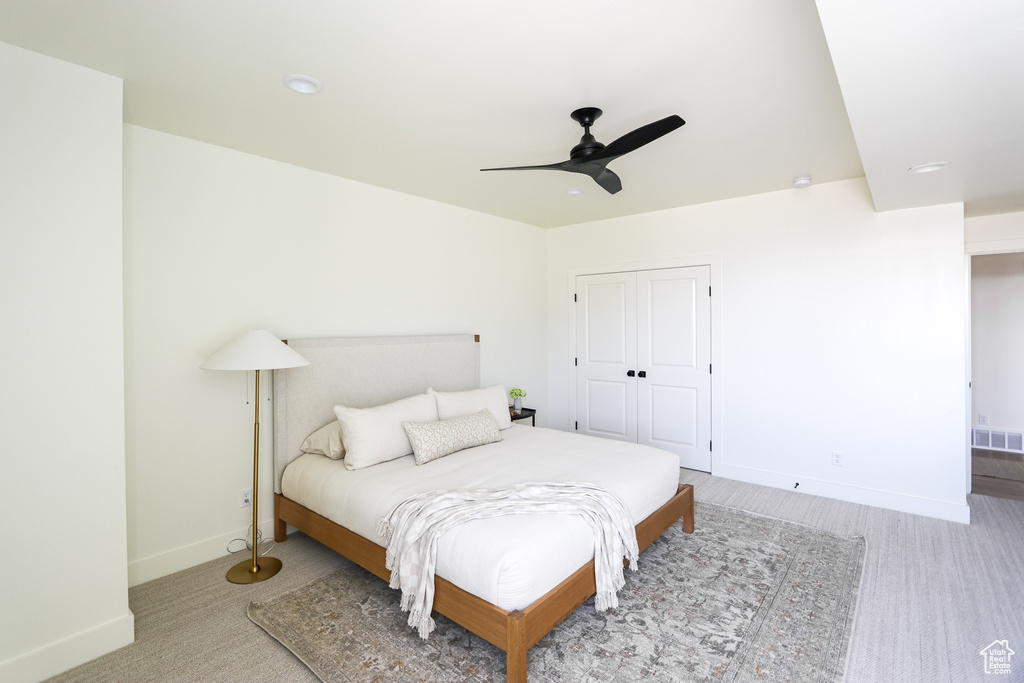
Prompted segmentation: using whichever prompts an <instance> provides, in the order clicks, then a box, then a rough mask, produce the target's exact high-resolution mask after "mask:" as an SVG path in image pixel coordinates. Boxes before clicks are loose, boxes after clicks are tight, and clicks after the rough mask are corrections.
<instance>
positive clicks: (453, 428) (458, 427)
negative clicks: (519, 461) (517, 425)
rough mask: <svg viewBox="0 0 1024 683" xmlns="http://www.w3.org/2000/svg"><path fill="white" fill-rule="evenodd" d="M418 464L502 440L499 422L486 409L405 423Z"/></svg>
mask: <svg viewBox="0 0 1024 683" xmlns="http://www.w3.org/2000/svg"><path fill="white" fill-rule="evenodd" d="M402 427H403V428H404V429H405V433H406V434H407V435H408V436H409V443H410V444H412V452H413V455H415V456H416V464H417V465H422V464H424V463H428V462H430V461H431V460H437V459H438V458H443V457H444V456H446V455H451V454H452V453H456V452H458V451H461V450H465V449H467V448H473V447H474V446H483V445H484V444H488V443H494V442H495V441H501V433H500V432H499V431H498V423H497V422H495V421H494V417H493V416H492V415H491V412H490V411H489V410H487V409H486V408H485V409H483V410H481V411H480V412H479V413H474V414H472V415H463V416H462V417H455V418H452V419H450V420H439V421H437V422H403V423H402Z"/></svg>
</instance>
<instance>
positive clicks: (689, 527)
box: [683, 485, 693, 534]
mask: <svg viewBox="0 0 1024 683" xmlns="http://www.w3.org/2000/svg"><path fill="white" fill-rule="evenodd" d="M687 488H689V491H688V494H689V495H688V500H687V503H686V509H685V510H684V511H683V531H684V532H685V533H688V534H692V533H693V486H690V485H687Z"/></svg>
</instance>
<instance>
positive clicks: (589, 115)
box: [480, 107, 686, 194]
mask: <svg viewBox="0 0 1024 683" xmlns="http://www.w3.org/2000/svg"><path fill="white" fill-rule="evenodd" d="M601 113H602V112H601V110H600V109H598V108H597V107H584V108H582V109H577V110H576V111H574V112H573V113H572V114H570V116H571V117H572V118H573V120H574V121H576V122H578V123H579V124H580V125H581V126H583V130H584V133H583V137H582V138H580V144H578V145H576V146H575V147H573V148H572V151H571V152H569V160H568V161H562V162H560V163H557V164H545V165H542V166H510V167H506V168H481V169H480V170H481V171H526V170H534V169H548V170H552V171H568V172H570V173H583V174H584V175H588V176H590V177H591V178H593V179H594V180H595V181H596V182H597V184H598V185H600V186H601V187H603V188H604V189H606V190H608V192H610V193H611V194H615V193H616V192H618V191H619V190H621V189H622V181H621V180H619V176H617V175H615V173H613V172H612V171H609V170H608V168H607V166H608V164H609V162H612V161H615V160H616V159H618V158H619V157H621V156H622V155H623V154H628V153H630V152H632V151H633V150H636V149H639V148H641V147H643V146H644V145H646V144H647V143H648V142H654V141H655V140H657V139H658V138H660V137H662V136H663V135H667V134H669V133H671V132H672V131H674V130H675V129H676V128H679V127H680V126H682V125H683V124H684V123H686V122H685V121H683V120H682V119H681V118H679V117H678V116H676V115H675V114H673V115H672V116H666V117H665V118H663V119H661V120H660V121H655V122H654V123H648V124H647V125H646V126H641V127H639V128H637V129H636V130H634V131H632V132H631V133H626V134H625V135H623V136H622V137H621V138H619V139H618V140H616V141H615V142H613V143H611V144H610V145H608V146H607V147H606V146H605V145H603V144H601V143H600V142H598V141H597V140H595V139H594V136H593V135H591V134H590V126H592V125H593V124H594V121H596V120H597V119H598V117H600V116H601Z"/></svg>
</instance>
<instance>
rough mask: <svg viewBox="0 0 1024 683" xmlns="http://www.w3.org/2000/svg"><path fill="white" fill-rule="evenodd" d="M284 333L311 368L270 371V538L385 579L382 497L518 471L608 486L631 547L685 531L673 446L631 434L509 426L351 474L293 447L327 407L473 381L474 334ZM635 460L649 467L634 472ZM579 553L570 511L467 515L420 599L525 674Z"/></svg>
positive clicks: (582, 547) (583, 548) (520, 677)
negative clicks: (619, 436)
mask: <svg viewBox="0 0 1024 683" xmlns="http://www.w3.org/2000/svg"><path fill="white" fill-rule="evenodd" d="M289 344H290V345H291V346H292V347H293V348H295V349H296V350H297V351H298V352H299V353H301V354H302V355H303V356H305V357H306V358H307V359H308V360H309V361H310V365H309V366H306V367H303V368H294V369H288V370H277V371H275V377H274V396H275V414H274V432H275V434H274V442H275V448H274V477H275V480H274V481H275V497H274V499H275V506H274V507H275V527H274V536H275V539H276V540H277V541H279V542H280V541H284V540H285V539H286V531H287V525H291V526H293V527H295V528H296V529H298V530H300V531H303V532H304V533H306V534H308V535H309V536H311V537H313V538H314V539H316V540H318V541H319V542H321V543H323V544H324V545H326V546H328V547H330V548H331V549H333V550H335V551H336V552H338V553H340V554H341V555H343V556H345V557H347V558H348V559H350V560H352V561H353V562H355V563H356V564H358V565H360V566H362V567H363V568H365V569H367V570H368V571H370V572H372V573H373V574H375V575H377V576H379V577H380V578H382V579H384V580H387V579H389V577H390V572H389V571H388V570H387V569H386V568H385V549H384V547H382V546H381V545H379V544H378V543H379V542H380V539H379V537H377V536H376V534H375V524H376V520H377V519H379V518H380V517H381V516H382V515H383V514H385V513H386V512H387V511H388V509H390V507H391V506H392V505H394V504H396V503H397V502H399V501H401V500H402V499H404V498H405V497H407V496H409V495H413V494H415V493H420V492H423V491H427V490H434V489H437V488H476V487H481V486H492V485H496V484H515V483H523V482H528V481H589V482H592V483H595V484H598V485H601V486H605V487H607V488H610V489H612V490H615V491H616V492H617V493H619V494H620V495H621V496H622V498H623V500H624V501H625V502H626V504H627V507H628V509H629V512H630V514H631V516H632V518H633V519H634V520H639V521H638V522H637V523H636V534H637V542H638V545H639V547H640V549H641V550H643V549H644V548H645V547H647V546H648V545H649V544H650V543H652V542H653V541H654V540H655V539H657V538H658V537H659V536H660V535H661V534H662V533H664V531H665V530H666V529H668V528H669V527H670V526H672V525H673V524H675V523H676V522H677V521H679V520H680V519H682V520H683V528H684V530H685V531H686V532H692V531H693V489H692V487H690V486H682V485H679V484H678V483H677V482H678V460H677V459H676V456H674V455H672V454H664V453H663V452H661V451H656V450H655V449H650V448H647V447H643V446H637V445H636V444H625V443H622V442H617V441H610V440H602V439H593V438H592V437H584V436H579V435H576V434H570V433H565V432H559V431H557V430H548V429H543V428H535V427H528V426H525V425H522V424H512V425H511V427H508V428H506V429H504V430H502V432H501V436H502V439H501V441H498V442H496V443H492V444H488V445H484V446H478V447H476V448H471V449H467V450H464V451H460V452H457V453H454V454H452V455H448V456H447V457H445V458H442V459H440V460H437V461H433V462H430V463H428V464H426V465H423V466H417V465H416V464H415V462H414V460H413V456H411V455H410V456H405V457H402V458H397V459H394V460H391V461H388V462H384V463H381V464H378V465H374V466H372V467H368V468H366V469H359V470H354V471H353V470H347V469H346V468H345V467H344V465H343V463H342V461H339V460H331V459H329V458H327V457H324V456H322V455H310V454H304V453H303V452H302V449H301V447H300V445H301V444H302V442H303V440H304V439H305V438H306V437H307V436H308V435H310V434H312V433H313V432H314V431H316V430H317V429H319V428H321V427H323V426H324V425H326V424H328V423H330V422H331V421H332V420H334V419H335V415H334V413H333V407H334V406H335V405H336V404H342V405H346V406H351V407H353V408H368V407H371V406H377V405H381V404H385V403H389V402H391V401H395V400H397V399H402V398H405V397H408V396H412V395H414V394H419V393H422V392H424V391H426V390H427V389H428V388H429V389H433V390H436V391H439V392H463V391H469V390H473V389H478V388H479V387H480V370H479V368H480V361H479V358H480V344H479V337H476V336H474V335H440V336H427V337H379V338H358V339H351V338H350V339H300V340H295V339H293V340H290V341H289ZM624 462H626V463H631V464H630V465H629V466H627V467H623V463H624ZM641 462H642V463H644V465H643V466H642V467H641V466H640V465H639V464H636V465H634V464H632V463H641ZM645 469H647V470H650V471H651V474H648V475H641V474H640V471H641V470H645ZM645 479H646V480H649V481H645ZM555 518H556V519H555ZM592 558H593V543H592V540H591V539H588V532H587V530H586V527H585V526H583V523H582V521H580V520H579V519H578V518H574V517H572V516H554V518H553V516H529V515H527V516H517V517H514V518H513V517H499V518H493V519H487V520H474V521H472V522H469V523H468V524H466V525H463V527H460V528H459V529H458V531H457V532H456V531H453V532H450V533H449V534H447V535H445V537H443V539H442V542H441V543H439V547H438V560H437V574H436V578H435V594H434V605H433V608H434V611H435V612H437V613H440V614H443V615H445V616H446V617H448V618H449V619H451V620H452V621H455V622H456V623H458V624H460V625H461V626H463V627H465V628H466V629H468V630H469V631H471V632H472V633H475V634H476V635H478V636H479V637H481V638H483V639H484V640H486V641H487V642H489V643H491V644H492V645H495V646H496V647H498V648H500V649H501V650H503V651H504V652H505V653H506V663H507V680H508V681H510V682H517V683H519V682H525V681H526V665H527V652H528V650H529V648H530V647H532V646H533V645H534V644H535V643H537V642H538V641H539V640H540V639H541V638H542V637H543V636H544V635H545V634H547V633H548V631H550V630H551V629H552V628H554V627H555V626H556V625H558V623H560V622H561V621H562V620H563V619H564V618H565V617H566V616H568V615H569V614H570V613H572V612H573V611H574V610H575V609H576V608H577V607H579V606H580V605H581V604H582V603H583V602H584V601H586V600H587V599H588V598H589V597H590V596H592V595H593V594H594V592H595V580H594V561H593V559H592ZM641 571H642V558H641ZM396 600H397V594H396Z"/></svg>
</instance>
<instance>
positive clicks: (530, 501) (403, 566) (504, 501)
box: [377, 483, 639, 639]
mask: <svg viewBox="0 0 1024 683" xmlns="http://www.w3.org/2000/svg"><path fill="white" fill-rule="evenodd" d="M540 513H545V514H558V515H569V514H572V515H579V516H581V517H583V519H584V520H585V521H586V522H587V524H589V525H590V528H591V530H592V531H593V532H594V578H595V582H596V584H597V596H596V598H595V607H596V609H597V610H598V611H604V610H606V609H609V608H614V607H617V606H618V604H619V599H618V596H617V594H616V592H617V591H618V590H619V589H620V588H622V586H623V585H624V584H625V578H624V577H623V574H622V558H623V557H626V558H628V559H629V568H630V569H631V570H632V571H636V569H637V565H636V561H637V556H638V555H639V549H638V548H637V542H636V529H635V528H634V527H633V523H632V520H631V519H630V516H629V511H628V510H627V509H626V505H625V504H624V503H623V502H622V499H621V498H620V497H619V496H618V495H616V494H615V493H613V492H611V491H609V490H607V489H604V488H601V487H600V486H595V485H593V484H581V483H565V484H557V483H551V484H545V483H531V484H517V485H515V486H509V487H502V488H491V489H473V490H461V491H429V492H427V493H421V494H419V495H415V496H412V497H410V498H407V499H405V500H404V501H402V502H401V503H399V504H398V505H397V506H395V507H394V508H393V509H392V510H391V512H390V513H388V515H387V516H386V517H384V518H382V519H381V520H380V521H379V522H378V523H377V533H378V534H380V535H381V536H382V537H383V538H384V542H385V543H386V544H387V559H386V562H385V566H386V567H387V568H388V569H390V570H391V587H392V588H400V589H401V590H402V610H403V611H408V612H409V625H410V626H412V627H413V628H414V629H416V630H417V631H419V634H420V638H424V639H425V638H426V637H427V636H428V635H430V632H431V631H433V630H434V620H433V619H432V618H431V617H430V612H431V609H432V608H433V605H434V568H435V565H436V562H437V542H438V539H439V538H440V537H441V536H442V535H444V533H445V532H447V531H448V530H449V529H451V528H453V527H454V526H456V525H458V524H462V523H463V522H466V521H469V520H471V519H483V518H486V517H499V516H502V515H534V514H540Z"/></svg>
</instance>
